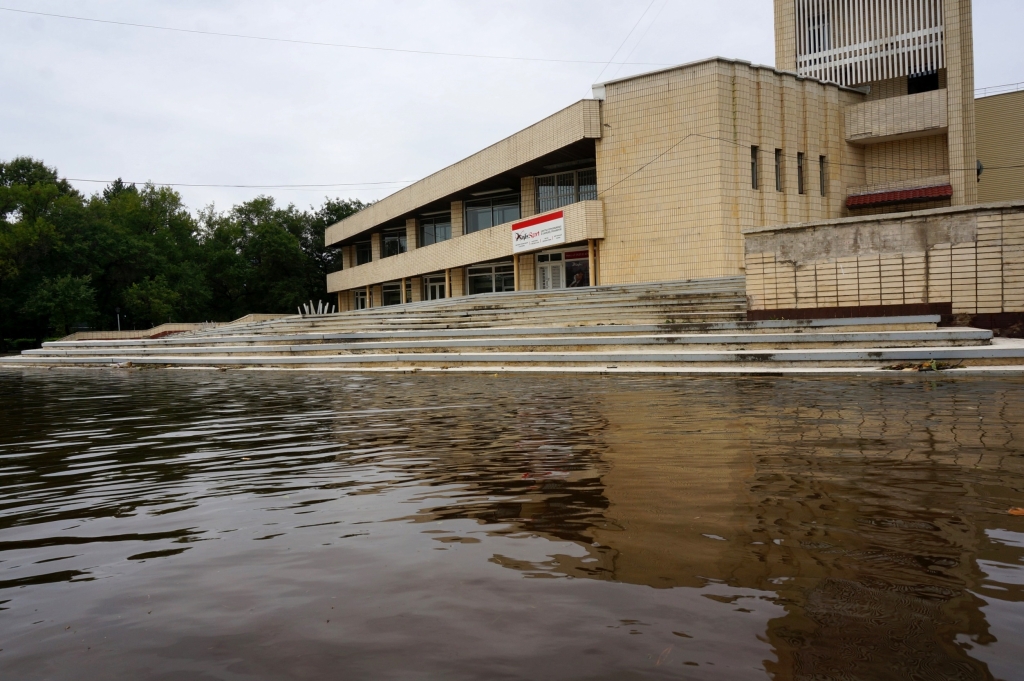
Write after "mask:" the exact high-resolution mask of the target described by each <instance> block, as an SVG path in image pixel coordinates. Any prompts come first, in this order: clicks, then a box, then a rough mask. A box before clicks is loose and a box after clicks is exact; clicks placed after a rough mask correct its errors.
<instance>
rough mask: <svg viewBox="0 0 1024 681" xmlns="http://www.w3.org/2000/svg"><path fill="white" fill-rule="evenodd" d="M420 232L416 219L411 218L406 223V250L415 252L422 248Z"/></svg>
mask: <svg viewBox="0 0 1024 681" xmlns="http://www.w3.org/2000/svg"><path fill="white" fill-rule="evenodd" d="M419 238H420V230H419V224H418V223H417V220H416V218H409V219H408V220H406V221H405V244H406V249H407V250H410V251H415V250H416V249H417V248H419V247H420V242H419Z"/></svg>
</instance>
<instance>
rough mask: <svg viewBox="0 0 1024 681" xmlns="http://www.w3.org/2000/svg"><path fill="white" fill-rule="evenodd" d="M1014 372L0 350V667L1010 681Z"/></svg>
mask: <svg viewBox="0 0 1024 681" xmlns="http://www.w3.org/2000/svg"><path fill="white" fill-rule="evenodd" d="M1022 388H1024V382H1021V381H1018V380H1006V379H1000V380H981V379H977V380H975V379H959V380H957V381H945V380H938V381H932V382H929V381H926V380H921V379H920V378H919V377H913V378H912V379H910V380H905V381H904V380H902V379H899V378H891V377H887V378H886V379H885V380H867V379H850V380H836V379H827V380H810V379H808V380H791V379H754V378H736V379H707V380H704V379H685V380H680V379H661V378H635V377H589V376H588V377H578V376H564V377H558V376H500V377H494V376H468V375H464V376H458V375H449V376H443V375H442V376H436V375H422V374H417V375H404V376H403V375H375V376H359V375H347V374H322V375H317V374H306V373H298V372H294V373H259V372H253V373H237V372H230V373H227V374H225V373H212V374H211V373H207V372H156V371H154V372H149V371H144V372H139V371H135V372H102V371H90V372H75V371H68V372H61V371H49V372H24V373H21V372H8V373H3V374H0V408H2V412H0V413H2V414H3V428H2V431H0V483H2V486H0V641H2V643H0V647H2V648H3V650H0V673H2V674H3V676H4V677H5V678H25V679H33V678H40V679H41V678H80V677H81V675H82V669H83V667H82V665H89V669H90V674H89V675H90V676H91V677H93V678H179V677H180V678H199V679H206V678H209V679H213V678H324V677H325V676H326V675H330V676H337V675H339V674H340V675H341V676H343V677H353V678H364V677H373V678H392V677H395V678H397V677H402V678H405V677H430V678H437V677H441V678H453V679H462V678H465V679H471V678H502V677H508V678H523V677H529V678H552V679H555V678H558V679H562V678H580V679H595V678H617V679H618V678H641V677H643V678H647V677H654V678H660V677H662V676H664V677H666V678H679V677H680V676H682V677H684V678H707V679H744V678H752V679H754V678H766V677H773V678H777V679H906V678H920V679H991V678H1000V679H1012V678H1021V676H1022V674H1021V672H1020V669H1019V663H1018V660H1020V659H1022V658H1024V648H1022V645H1021V643H1020V642H1019V641H1018V640H1017V639H1018V638H1019V636H1020V633H1019V632H1020V631H1022V630H1024V605H1022V600H1024V518H1014V517H1011V516H1008V515H1007V514H1006V510H1007V509H1008V508H1010V507H1012V506H1021V505H1022V500H1024V490H1022V487H1024V456H1022V449H1021V446H1020V443H1021V442H1022V441H1024V440H1022V438H1024V409H1022V407H1024V390H1022Z"/></svg>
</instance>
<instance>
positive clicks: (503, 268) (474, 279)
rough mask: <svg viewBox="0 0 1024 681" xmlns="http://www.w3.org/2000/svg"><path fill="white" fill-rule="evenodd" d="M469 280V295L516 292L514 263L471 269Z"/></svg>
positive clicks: (480, 266)
mask: <svg viewBox="0 0 1024 681" xmlns="http://www.w3.org/2000/svg"><path fill="white" fill-rule="evenodd" d="M467 278H468V279H469V281H468V283H469V295H474V294H477V293H498V292H501V291H515V290H516V277H515V268H514V267H513V265H512V263H496V264H494V265H479V266H477V267H470V268H469V270H468V277H467Z"/></svg>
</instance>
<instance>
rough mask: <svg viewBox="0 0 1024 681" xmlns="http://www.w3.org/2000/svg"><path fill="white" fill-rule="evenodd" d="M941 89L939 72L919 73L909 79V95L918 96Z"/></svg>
mask: <svg viewBox="0 0 1024 681" xmlns="http://www.w3.org/2000/svg"><path fill="white" fill-rule="evenodd" d="M938 89H939V72H938V71H932V72H931V73H918V74H916V75H913V76H910V77H909V78H907V94H908V95H916V94H918V93H921V92H931V91H932V90H938Z"/></svg>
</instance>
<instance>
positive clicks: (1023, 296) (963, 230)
mask: <svg viewBox="0 0 1024 681" xmlns="http://www.w3.org/2000/svg"><path fill="white" fill-rule="evenodd" d="M745 236H746V270H747V298H748V305H749V308H750V309H751V310H787V311H789V310H801V309H809V308H837V307H838V308H841V307H865V306H871V307H873V306H880V305H893V306H905V305H929V304H936V303H948V304H950V305H951V308H952V313H953V314H970V315H974V314H989V313H1003V312H1024V202H1015V203H1003V204H988V205H985V206H965V207H955V208H941V209H935V210H926V211H915V212H910V213H902V214H899V215H890V216H879V217H856V218H844V219H840V220H831V221H822V222H812V223H807V224H800V225H788V226H780V227H764V228H755V229H751V230H747V232H746V234H745Z"/></svg>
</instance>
